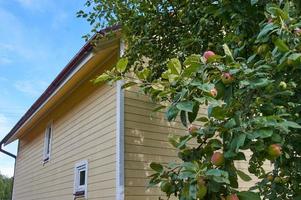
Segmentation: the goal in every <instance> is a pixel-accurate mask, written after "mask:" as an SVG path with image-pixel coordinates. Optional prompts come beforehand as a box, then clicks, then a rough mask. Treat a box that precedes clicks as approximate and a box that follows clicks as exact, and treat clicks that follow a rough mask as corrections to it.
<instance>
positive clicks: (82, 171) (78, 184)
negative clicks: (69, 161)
mask: <svg viewBox="0 0 301 200" xmlns="http://www.w3.org/2000/svg"><path fill="white" fill-rule="evenodd" d="M87 172H88V161H86V160H85V161H81V162H79V163H77V164H76V165H75V169H74V195H75V196H84V197H85V198H87V176H88V174H87Z"/></svg>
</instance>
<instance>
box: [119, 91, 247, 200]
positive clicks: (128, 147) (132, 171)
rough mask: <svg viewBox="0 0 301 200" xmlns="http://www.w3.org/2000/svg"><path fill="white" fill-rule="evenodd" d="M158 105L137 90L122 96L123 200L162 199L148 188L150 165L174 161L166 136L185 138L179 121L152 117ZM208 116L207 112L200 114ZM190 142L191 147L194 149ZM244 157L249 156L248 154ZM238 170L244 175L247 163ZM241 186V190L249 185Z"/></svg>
mask: <svg viewBox="0 0 301 200" xmlns="http://www.w3.org/2000/svg"><path fill="white" fill-rule="evenodd" d="M156 107H157V105H155V104H154V103H151V102H150V101H149V99H148V97H146V96H144V95H141V94H139V93H138V92H136V89H131V90H127V91H126V92H125V194H126V196H125V199H126V200H157V199H158V197H160V196H162V197H164V195H162V193H161V192H160V191H159V189H158V188H151V189H149V188H147V183H148V180H149V179H148V178H147V177H148V176H149V175H151V174H152V170H151V169H150V168H149V164H150V163H151V162H153V161H154V162H160V163H163V164H165V163H168V162H170V161H178V160H177V151H176V150H175V149H174V148H173V147H172V146H171V145H170V144H169V143H168V141H167V137H168V134H176V135H184V134H186V133H187V130H186V129H184V127H183V126H182V124H181V122H180V121H179V119H177V120H176V121H175V122H170V123H168V122H167V121H166V119H165V117H164V113H163V112H156V113H153V112H152V111H153V109H154V108H156ZM206 112H207V110H206V108H202V109H201V110H200V114H202V113H203V114H204V115H205V113H206ZM195 144H196V143H195V142H192V143H191V145H195ZM247 154H250V153H248V152H247ZM237 166H238V168H240V169H242V170H243V171H245V172H247V162H246V161H243V162H238V163H237ZM240 182H241V186H242V188H241V189H246V188H248V187H249V186H250V183H249V182H248V183H246V182H242V181H240Z"/></svg>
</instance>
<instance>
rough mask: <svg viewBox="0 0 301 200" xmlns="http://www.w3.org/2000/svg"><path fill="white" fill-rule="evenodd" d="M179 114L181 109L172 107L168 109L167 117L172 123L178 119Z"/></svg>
mask: <svg viewBox="0 0 301 200" xmlns="http://www.w3.org/2000/svg"><path fill="white" fill-rule="evenodd" d="M178 113H179V109H178V108H177V107H176V106H174V105H172V106H170V107H169V108H168V109H167V111H166V113H165V116H166V118H167V120H168V121H171V120H173V119H175V118H176V117H177V115H178Z"/></svg>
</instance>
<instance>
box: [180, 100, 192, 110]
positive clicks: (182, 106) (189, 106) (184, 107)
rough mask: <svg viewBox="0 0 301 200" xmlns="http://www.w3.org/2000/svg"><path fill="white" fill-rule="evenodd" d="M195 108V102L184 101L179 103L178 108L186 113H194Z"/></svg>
mask: <svg viewBox="0 0 301 200" xmlns="http://www.w3.org/2000/svg"><path fill="white" fill-rule="evenodd" d="M194 106H195V102H193V101H182V102H179V103H177V108H178V109H179V110H183V111H186V112H192V111H193V108H194Z"/></svg>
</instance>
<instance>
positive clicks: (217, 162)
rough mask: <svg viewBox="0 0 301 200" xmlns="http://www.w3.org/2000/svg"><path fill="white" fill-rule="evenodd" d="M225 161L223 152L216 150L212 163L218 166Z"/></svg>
mask: <svg viewBox="0 0 301 200" xmlns="http://www.w3.org/2000/svg"><path fill="white" fill-rule="evenodd" d="M224 162H225V158H224V155H223V154H222V153H221V152H215V153H214V154H213V155H212V157H211V163H212V164H213V165H215V166H217V167H219V166H222V165H223V164H224Z"/></svg>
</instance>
